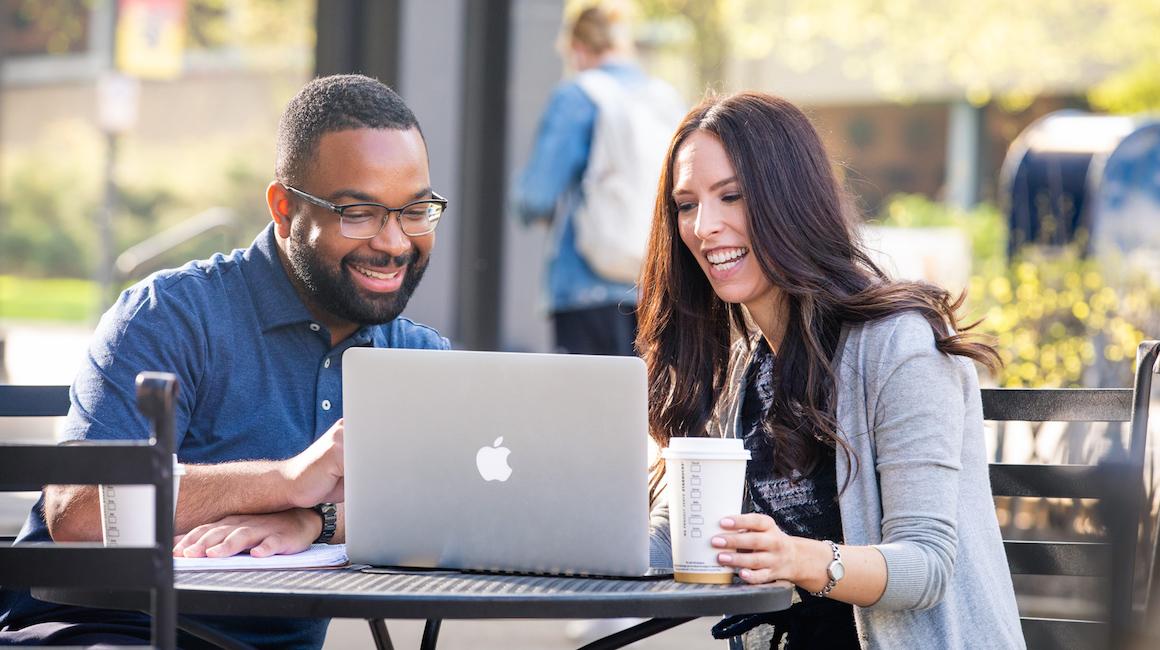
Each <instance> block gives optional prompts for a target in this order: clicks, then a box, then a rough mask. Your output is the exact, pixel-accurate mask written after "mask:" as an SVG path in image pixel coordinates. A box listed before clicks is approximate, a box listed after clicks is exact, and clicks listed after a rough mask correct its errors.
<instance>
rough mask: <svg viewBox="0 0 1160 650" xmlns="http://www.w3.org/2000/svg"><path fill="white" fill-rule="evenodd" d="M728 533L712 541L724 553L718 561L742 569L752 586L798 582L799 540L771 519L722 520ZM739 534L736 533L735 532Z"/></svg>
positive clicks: (755, 516)
mask: <svg viewBox="0 0 1160 650" xmlns="http://www.w3.org/2000/svg"><path fill="white" fill-rule="evenodd" d="M720 526H721V528H722V529H724V530H725V531H729V532H726V533H724V534H721V535H716V536H715V537H713V539H712V540H710V543H712V545H713V547H714V548H718V549H721V553H719V554H718V555H717V561H718V562H719V563H721V565H722V566H728V567H735V568H737V569H739V571H738V576H740V578H741V579H742V580H744V581H745V582H748V583H750V584H761V583H765V582H773V581H774V580H789V581H790V582H795V583H796V582H797V577H798V575H797V567H798V557H797V555H798V546H797V544H796V543H795V540H796V539H797V538H795V537H791V536H789V535H786V534H785V533H783V532H782V531H781V529H780V528H778V527H777V524H776V523H774V521H773V519H772V518H771V517H769V516H768V515H760V514H747V515H734V516H732V517H726V518H724V519H722V520H721V522H720ZM734 531H735V532H734Z"/></svg>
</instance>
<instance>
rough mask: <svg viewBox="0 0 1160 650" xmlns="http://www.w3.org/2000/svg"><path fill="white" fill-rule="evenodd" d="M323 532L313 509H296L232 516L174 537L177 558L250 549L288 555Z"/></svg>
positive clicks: (224, 554) (258, 554) (259, 553)
mask: <svg viewBox="0 0 1160 650" xmlns="http://www.w3.org/2000/svg"><path fill="white" fill-rule="evenodd" d="M321 532H322V519H321V518H320V517H319V516H318V513H316V512H314V511H313V510H306V509H303V508H295V509H293V510H286V511H284V512H275V513H271V514H268V515H231V516H229V517H226V518H225V519H222V520H221V521H215V522H214V523H212V524H203V525H201V526H198V527H197V528H194V529H193V530H191V531H189V532H188V533H186V534H185V535H182V536H179V537H177V538H175V541H176V544H175V545H174V547H173V555H174V556H175V557H229V556H231V555H237V554H238V553H241V552H242V551H246V550H249V551H250V555H252V556H254V557H268V556H270V555H289V554H291V553H298V552H300V551H304V550H306V549H307V548H309V547H310V544H311V542H313V541H314V540H315V539H317V538H318V535H319V533H321Z"/></svg>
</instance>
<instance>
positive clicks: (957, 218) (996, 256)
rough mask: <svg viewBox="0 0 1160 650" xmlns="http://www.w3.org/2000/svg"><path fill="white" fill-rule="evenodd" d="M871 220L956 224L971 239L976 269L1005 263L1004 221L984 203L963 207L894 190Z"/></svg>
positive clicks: (923, 225)
mask: <svg viewBox="0 0 1160 650" xmlns="http://www.w3.org/2000/svg"><path fill="white" fill-rule="evenodd" d="M873 222H875V223H879V224H881V225H883V226H894V227H898V228H943V227H952V228H958V229H960V230H962V231H963V232H964V233H966V235H967V237H968V238H969V239H970V241H971V261H972V268H973V269H974V272H975V273H980V272H983V271H987V272H991V273H994V272H997V271H998V269H999V267H1001V266H1003V265H1005V264H1006V263H1007V261H1006V255H1007V254H1006V251H1007V223H1006V221H1005V220H1004V218H1003V215H1002V214H1000V213H999V210H998V209H997V208H995V206H993V205H990V204H987V203H983V204H980V205H978V206H976V207H975V208H974V209H972V210H966V211H964V210H959V209H957V208H951V207H948V206H946V205H944V204H942V203H936V202H934V201H931V200H930V199H928V198H926V197H925V196H922V195H921V194H896V195H894V196H892V197H891V198H890V200H889V201H887V202H886V206H885V207H884V208H883V209H882V213H881V214H880V215H879V216H878V217H877V218H875V219H873Z"/></svg>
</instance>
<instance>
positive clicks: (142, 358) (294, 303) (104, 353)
mask: <svg viewBox="0 0 1160 650" xmlns="http://www.w3.org/2000/svg"><path fill="white" fill-rule="evenodd" d="M352 346H363V347H377V348H419V349H447V348H448V347H449V345H448V342H447V339H445V338H443V337H441V336H439V334H438V333H437V332H436V331H435V330H433V329H431V328H429V327H426V326H423V325H417V324H415V323H413V322H411V321H409V320H407V319H405V318H396V319H395V320H393V321H391V322H389V323H386V324H383V325H373V326H367V327H363V328H361V329H359V330H358V331H357V332H355V333H354V334H353V335H351V336H350V337H348V338H347V339H346V340H344V341H343V342H341V343H339V344H338V345H337V346H334V347H331V345H330V332H329V331H327V328H326V326H325V325H323V324H321V323H318V322H316V321H315V320H314V319H313V318H312V317H311V315H310V312H309V311H307V309H306V306H305V305H304V304H303V303H302V301H301V300H300V299H299V297H298V294H297V293H296V292H295V290H294V287H293V285H291V283H290V279H289V277H288V276H287V274H286V271H285V269H284V268H283V266H282V263H281V261H280V260H279V258H278V252H277V245H276V244H275V241H274V229H273V226H272V225H271V226H267V228H266V229H265V230H264V231H263V232H262V233H261V234H260V235H258V237H257V239H255V240H254V243H253V244H252V245H250V247H249V248H247V249H245V250H240V249H239V250H235V251H233V252H232V253H230V254H228V255H225V254H221V253H219V254H217V255H215V256H213V257H212V258H210V259H208V260H201V261H197V262H190V263H189V264H186V265H185V266H183V267H181V268H179V269H175V270H169V271H162V272H159V273H156V274H154V275H152V276H150V277H149V278H147V279H145V280H143V281H141V282H140V283H138V284H136V285H134V286H133V287H131V288H130V289H128V290H126V291H125V292H124V293H122V294H121V296H120V299H119V300H118V301H117V303H116V304H115V305H113V307H112V308H111V309H109V311H108V312H106V313H105V315H104V316H103V317H102V318H101V322H100V324H99V325H98V326H97V330H96V332H95V334H94V336H93V339H92V343H91V345H90V346H89V353H88V357H87V359H86V360H85V363H84V364H83V366H82V368H81V370H80V372H79V373H78V374H77V378H76V381H75V382H74V383H73V386H72V408H70V409H69V415H68V419H67V422H66V427H65V435H66V437H68V438H70V439H80V438H86V439H138V438H148V435H149V434H148V425H147V422H146V420H145V418H144V417H143V416H142V415H141V414H140V413H139V412H138V410H137V406H136V395H135V380H136V377H137V373H139V372H141V371H143V370H158V371H165V372H172V373H174V374H176V375H177V378H178V384H179V389H178V399H177V426H176V429H175V430H176V435H177V441H176V443H177V449H178V458H179V460H180V461H181V462H184V463H193V464H201V463H222V462H227V461H236V460H256V459H267V460H281V459H285V458H290V457H291V456H294V455H296V454H298V453H299V452H301V451H302V450H303V449H306V447H308V446H310V444H311V443H312V442H314V440H316V439H317V438H318V437H319V436H321V435H322V434H323V433H325V432H326V431H327V430H328V429H330V427H331V425H333V424H334V423H335V421H336V420H338V419H339V418H340V417H342V353H343V352H344V351H345V350H346V349H347V348H350V347H352ZM48 540H49V535H48V530H47V528H46V525H45V523H44V517H43V508H42V504H41V503H37V505H36V507H34V508H33V511H32V513H31V514H30V515H29V518H28V521H27V523H25V525H24V528H23V530H22V531H21V532H20V537H19V538H18V541H48ZM70 609H72V610H73V611H75V608H66V607H60V606H57V605H51V604H48V603H43V602H41V601H38V600H35V599H33V598H31V596H29V594H28V592H27V591H10V590H9V591H3V592H0V627H3V626H6V625H12V626H23V625H26V624H27V623H28V622H30V621H36V620H42V621H48V620H59V619H58V617H60V616H65V617H67V614H68V612H69V610H70ZM200 620H202V621H203V622H205V623H208V624H210V625H212V626H213V627H215V628H218V629H220V630H221V631H223V632H225V633H226V634H229V635H231V636H233V637H234V638H236V639H238V640H241V641H245V642H247V643H250V644H252V645H255V646H258V647H308V648H318V647H321V646H322V642H323V639H324V638H325V636H326V626H327V624H328V622H329V621H328V620H327V619H287V618H243V617H200Z"/></svg>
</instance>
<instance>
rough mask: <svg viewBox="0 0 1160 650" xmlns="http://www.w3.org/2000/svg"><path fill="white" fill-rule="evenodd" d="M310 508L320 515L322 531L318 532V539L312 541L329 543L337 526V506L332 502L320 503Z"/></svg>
mask: <svg viewBox="0 0 1160 650" xmlns="http://www.w3.org/2000/svg"><path fill="white" fill-rule="evenodd" d="M311 509H312V510H314V512H317V513H318V516H319V517H322V532H321V533H319V534H318V539H316V540H314V543H315V544H329V543H330V540H331V538H333V537H334V530H335V528H337V526H338V506H336V505H334V504H333V503H320V504H318V505H316V506H314V507H313V508H311Z"/></svg>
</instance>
